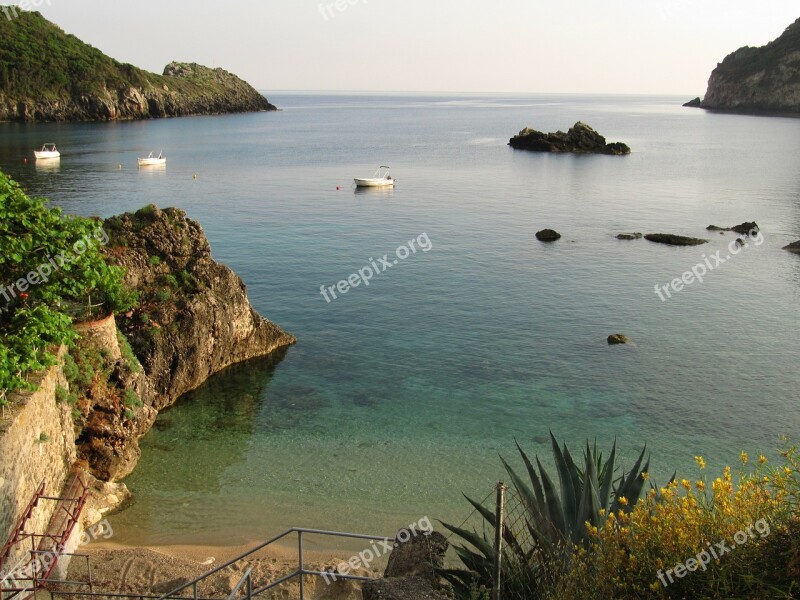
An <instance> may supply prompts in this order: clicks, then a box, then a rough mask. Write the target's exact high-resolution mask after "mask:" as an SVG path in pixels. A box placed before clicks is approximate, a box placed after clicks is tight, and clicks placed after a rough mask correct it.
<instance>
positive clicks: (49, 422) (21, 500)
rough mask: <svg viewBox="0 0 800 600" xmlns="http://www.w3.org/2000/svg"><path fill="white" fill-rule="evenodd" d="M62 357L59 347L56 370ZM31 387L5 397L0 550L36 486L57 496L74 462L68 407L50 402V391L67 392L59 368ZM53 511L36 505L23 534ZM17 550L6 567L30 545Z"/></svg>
mask: <svg viewBox="0 0 800 600" xmlns="http://www.w3.org/2000/svg"><path fill="white" fill-rule="evenodd" d="M65 352H66V349H65V348H63V347H62V348H61V349H60V351H59V353H58V357H59V365H60V362H61V358H62V357H63V355H64V354H65ZM34 383H37V384H38V386H39V388H38V389H37V390H36V391H35V392H33V393H27V394H10V395H9V401H10V405H11V408H10V409H7V410H6V418H5V419H3V420H2V421H0V546H2V545H4V544H5V542H6V540H7V539H8V537H9V535H10V533H11V531H12V529H13V528H14V526H15V525H16V524H17V521H18V520H19V518H20V516H21V514H22V512H23V511H24V510H25V508H26V507H27V505H28V502H30V500H31V498H32V497H33V495H34V493H35V492H36V490H37V488H38V487H39V484H41V482H42V481H44V484H45V494H47V495H50V496H58V495H59V494H60V492H61V490H62V488H63V486H64V483H65V482H66V480H67V477H68V476H69V473H70V469H71V468H72V465H73V463H74V462H75V458H76V451H75V430H74V426H73V422H72V416H71V410H70V407H69V406H68V405H67V404H65V403H64V404H59V403H58V402H56V386H59V385H60V386H62V387H64V388H66V387H67V382H66V380H65V379H64V374H63V372H62V369H61V366H54V367H50V369H48V370H47V371H46V372H45V373H44V374H43V375H42V378H41V381H34ZM55 508H56V502H55V501H49V500H42V501H40V502H39V505H38V507H37V508H35V509H34V511H33V517H32V520H31V521H29V523H31V525H30V527H28V528H27V529H28V530H29V531H37V532H41V531H44V529H45V528H46V527H47V524H48V523H49V521H50V517H51V516H52V514H53V511H54V510H55ZM21 546H22V547H17V548H15V550H14V552H12V554H11V558H10V559H9V562H8V563H7V565H14V564H16V563H17V562H18V561H19V560H21V559H22V558H23V556H25V557H26V558H27V556H28V555H27V552H28V551H29V550H30V541H28V542H27V543H26V544H23V545H21Z"/></svg>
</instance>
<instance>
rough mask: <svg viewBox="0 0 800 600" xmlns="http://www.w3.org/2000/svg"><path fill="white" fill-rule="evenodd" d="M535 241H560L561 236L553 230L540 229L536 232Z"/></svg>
mask: <svg viewBox="0 0 800 600" xmlns="http://www.w3.org/2000/svg"><path fill="white" fill-rule="evenodd" d="M536 239H537V240H539V241H540V242H555V241H556V240H558V239H561V234H560V233H558V232H557V231H555V230H553V229H542V230H541V231H537V232H536Z"/></svg>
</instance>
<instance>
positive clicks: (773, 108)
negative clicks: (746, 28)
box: [701, 19, 800, 114]
mask: <svg viewBox="0 0 800 600" xmlns="http://www.w3.org/2000/svg"><path fill="white" fill-rule="evenodd" d="M701 106H702V107H703V108H710V109H717V110H726V111H733V112H763V113H799V114H800V19H798V20H797V21H795V22H794V23H793V24H792V25H790V26H789V27H788V28H787V29H786V31H785V32H784V33H783V35H781V36H780V37H779V38H778V39H776V40H775V41H773V42H770V43H769V44H767V45H766V46H762V47H761V48H751V47H749V46H746V47H744V48H740V49H739V50H737V51H736V52H734V53H733V54H729V55H728V56H727V57H725V60H723V61H722V62H721V63H720V64H718V65H717V68H716V69H714V71H713V72H712V73H711V78H710V79H709V80H708V91H707V92H706V96H705V98H704V99H703V103H702V105H701Z"/></svg>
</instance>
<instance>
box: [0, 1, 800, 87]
mask: <svg viewBox="0 0 800 600" xmlns="http://www.w3.org/2000/svg"><path fill="white" fill-rule="evenodd" d="M7 2H8V0H6V2H3V3H7ZM39 2H41V6H40V9H39V10H40V11H41V12H42V13H43V14H44V15H45V17H47V18H48V19H50V20H51V21H54V22H55V23H56V24H57V25H59V26H60V27H61V28H63V29H64V30H65V31H67V32H68V33H73V34H75V35H77V36H78V37H80V38H81V39H83V40H84V41H86V42H88V43H90V44H92V45H93V46H96V47H97V48H99V49H101V50H103V51H104V52H105V53H107V54H109V55H111V56H113V57H114V58H116V59H118V60H120V61H123V62H130V63H133V64H135V65H137V66H140V67H143V68H145V69H148V70H150V71H156V72H159V73H160V72H161V71H162V69H163V68H164V65H166V64H167V63H168V62H169V61H171V60H185V61H192V62H199V63H203V64H207V65H209V66H218V67H224V68H225V69H228V70H229V71H232V72H234V73H236V74H237V75H240V76H242V77H244V78H245V79H247V80H248V81H249V82H250V83H252V84H253V85H254V86H256V87H257V88H259V89H262V90H381V91H464V92H595V93H676V94H683V95H686V96H696V95H702V94H703V93H704V92H705V88H706V83H707V81H708V76H709V74H710V72H711V70H712V69H713V68H714V66H716V63H717V62H718V61H720V60H722V58H723V57H724V56H725V55H726V54H728V53H730V52H732V51H733V50H735V49H737V48H739V47H741V46H744V45H751V46H752V45H763V44H765V43H766V42H768V41H770V40H772V39H774V38H775V37H777V36H778V35H780V34H781V33H782V32H783V30H784V29H785V28H786V27H788V26H789V25H790V24H791V23H792V22H793V21H795V20H796V19H797V18H798V17H799V16H800V2H798V0H761V1H759V2H755V1H754V0H547V1H545V0H494V1H493V2H489V1H479V0H402V1H401V0H339V3H338V6H339V7H344V10H339V9H337V5H336V2H335V0H332V1H331V0H324V1H323V2H320V1H319V0H229V1H227V2H224V1H222V0H214V1H212V0H191V1H190V0H159V1H154V0H140V1H139V2H131V1H122V0H102V1H101V0H39Z"/></svg>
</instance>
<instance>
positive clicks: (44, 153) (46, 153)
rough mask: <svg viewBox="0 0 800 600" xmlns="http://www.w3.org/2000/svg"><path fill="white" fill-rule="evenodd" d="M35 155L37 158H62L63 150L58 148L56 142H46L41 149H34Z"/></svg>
mask: <svg viewBox="0 0 800 600" xmlns="http://www.w3.org/2000/svg"><path fill="white" fill-rule="evenodd" d="M33 155H34V156H35V157H36V160H39V159H42V158H60V157H61V152H59V151H58V150H57V149H56V145H55V144H45V145H44V146H42V149H41V150H34V151H33Z"/></svg>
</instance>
